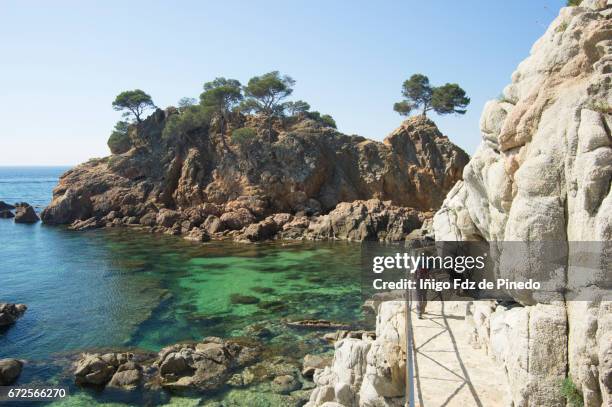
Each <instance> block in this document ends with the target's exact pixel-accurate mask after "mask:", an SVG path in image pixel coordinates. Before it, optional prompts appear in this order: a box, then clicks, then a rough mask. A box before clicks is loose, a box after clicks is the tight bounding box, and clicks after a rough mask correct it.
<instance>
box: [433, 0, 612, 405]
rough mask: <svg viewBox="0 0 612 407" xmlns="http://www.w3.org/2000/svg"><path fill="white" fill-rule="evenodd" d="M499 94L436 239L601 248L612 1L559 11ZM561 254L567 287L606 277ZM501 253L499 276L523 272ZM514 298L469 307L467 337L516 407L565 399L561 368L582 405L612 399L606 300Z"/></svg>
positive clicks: (609, 158)
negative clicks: (503, 375)
mask: <svg viewBox="0 0 612 407" xmlns="http://www.w3.org/2000/svg"><path fill="white" fill-rule="evenodd" d="M502 95H503V97H502V98H501V100H495V101H490V102H488V103H487V104H486V106H485V108H484V111H483V113H482V117H481V120H480V127H481V132H482V138H483V140H482V143H481V145H480V147H479V149H478V151H477V152H476V154H475V155H474V157H473V158H472V160H471V161H470V163H469V164H468V165H467V166H466V167H465V169H464V174H463V178H464V181H463V182H460V183H458V184H457V185H456V186H455V187H454V188H453V189H452V190H451V192H450V193H449V194H448V195H447V198H446V200H445V202H444V204H443V206H442V208H441V209H440V211H439V212H438V213H437V214H436V215H435V217H434V222H433V223H434V231H435V236H436V240H446V241H450V240H486V241H488V242H501V241H523V242H527V241H529V242H538V241H556V242H585V241H599V242H607V243H608V247H609V242H610V240H611V239H612V188H611V181H612V134H611V130H610V129H612V1H606V0H584V1H583V2H582V4H581V6H580V7H566V8H563V9H561V12H560V14H559V16H558V17H557V19H555V21H553V23H552V24H551V25H550V27H549V28H548V30H547V31H546V33H545V34H544V36H543V37H542V38H540V39H539V40H538V41H537V42H536V43H535V44H534V46H533V48H532V50H531V54H530V56H529V57H528V58H527V59H526V60H525V61H523V62H522V63H521V64H520V65H519V66H518V68H517V70H516V71H515V72H514V74H513V75H512V83H511V84H510V85H508V86H507V87H506V88H505V89H504V91H503V94H502ZM491 246H492V249H493V250H495V249H499V248H500V247H502V245H499V244H492V245H491ZM499 250H503V249H499ZM566 251H567V253H566V254H567V255H568V258H569V260H570V261H569V263H568V264H569V265H568V266H561V267H559V268H558V269H556V270H547V272H549V273H551V275H552V273H554V275H556V276H557V277H558V278H559V279H561V280H564V279H567V280H568V281H569V283H570V284H573V283H576V284H578V283H581V284H584V282H585V281H589V282H598V281H599V282H601V281H604V282H606V281H607V282H608V284H609V274H603V275H602V274H601V273H599V274H597V273H594V274H589V272H590V271H589V270H585V269H581V268H578V267H575V266H572V259H576V258H577V257H578V256H580V252H579V250H578V249H577V248H576V247H575V245H572V244H571V243H568V245H567V248H566ZM556 254H557V253H555V255H556ZM498 255H499V262H498V264H497V269H496V273H497V275H498V276H499V277H507V278H512V276H516V275H519V274H522V275H525V274H529V273H530V272H531V271H532V270H531V269H530V266H533V265H532V264H531V265H530V264H527V261H528V259H527V260H526V259H525V258H520V257H519V256H516V253H505V254H504V253H503V252H501V253H498ZM551 255H552V254H551ZM604 255H607V256H609V255H610V253H609V252H608V253H604V254H603V255H602V256H601V258H598V259H592V261H594V262H600V264H601V262H602V261H608V262H609V257H608V258H607V259H606V258H604ZM606 264H609V263H606ZM608 270H609V269H608ZM604 271H605V268H604ZM515 299H516V300H517V301H519V302H520V303H522V304H523V305H525V306H524V307H515V308H511V309H506V308H505V307H502V306H495V305H494V304H490V303H486V304H479V305H476V306H475V309H474V312H473V315H474V323H475V335H476V341H477V342H478V343H479V344H481V345H482V346H484V347H485V348H486V349H487V351H488V352H489V353H490V354H491V355H492V356H493V357H494V358H495V359H496V360H498V361H499V362H500V363H503V364H504V366H505V367H506V370H507V375H508V380H509V382H510V386H511V393H512V396H513V400H514V404H515V406H540V405H547V406H549V405H550V406H553V405H560V406H562V405H564V400H563V398H562V397H561V395H560V393H559V388H560V385H559V382H560V381H561V380H563V379H564V378H565V377H566V375H569V376H571V378H572V380H573V381H574V382H575V383H576V385H577V386H578V389H579V390H580V391H581V392H582V394H583V397H584V401H585V406H600V405H606V406H607V405H612V370H611V369H612V360H611V358H612V323H611V320H612V313H611V312H610V311H611V304H610V302H609V301H605V300H604V299H603V298H601V297H600V299H597V298H595V299H596V300H595V301H582V302H578V301H576V302H567V303H564V302H563V298H557V297H544V298H531V297H521V296H518V295H516V296H515ZM558 300H561V302H559V301H558ZM541 303H545V304H541Z"/></svg>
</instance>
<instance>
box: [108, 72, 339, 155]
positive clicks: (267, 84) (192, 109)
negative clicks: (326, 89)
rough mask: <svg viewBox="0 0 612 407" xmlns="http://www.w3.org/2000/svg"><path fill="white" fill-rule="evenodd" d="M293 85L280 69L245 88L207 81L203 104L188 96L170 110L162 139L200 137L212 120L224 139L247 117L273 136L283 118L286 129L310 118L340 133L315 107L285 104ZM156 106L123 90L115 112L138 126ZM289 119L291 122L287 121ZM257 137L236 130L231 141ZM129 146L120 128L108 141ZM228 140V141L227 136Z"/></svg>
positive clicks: (248, 130) (114, 145)
mask: <svg viewBox="0 0 612 407" xmlns="http://www.w3.org/2000/svg"><path fill="white" fill-rule="evenodd" d="M294 85H295V81H294V80H293V79H292V78H291V77H290V76H287V75H281V74H280V73H279V72H278V71H272V72H268V73H266V74H263V75H259V76H254V77H252V78H251V79H250V80H249V82H248V84H247V85H246V86H242V85H241V84H240V82H239V81H238V80H236V79H228V78H224V77H218V78H215V79H214V80H213V81H210V82H206V83H204V86H203V88H204V91H203V92H202V93H201V94H200V100H199V103H198V101H197V100H196V99H194V98H189V97H184V98H181V99H180V100H179V101H178V104H177V105H178V108H177V109H176V110H174V111H172V110H170V111H169V112H170V114H169V115H168V119H167V122H166V124H165V126H164V129H163V132H162V137H163V138H165V139H172V138H183V137H193V136H195V135H196V133H197V134H200V135H204V134H206V132H208V131H209V129H210V127H211V123H212V122H213V120H214V123H215V126H216V125H217V124H218V125H219V128H218V130H219V132H220V133H221V135H223V136H225V133H226V130H227V128H228V125H229V124H230V122H231V123H232V127H233V128H236V127H237V126H239V125H240V123H243V122H244V120H243V119H244V117H243V115H248V114H249V113H252V114H256V115H260V116H261V117H263V118H264V122H263V124H262V125H261V126H262V127H263V126H265V128H267V131H268V135H269V136H270V137H271V135H272V133H273V132H272V124H273V122H274V119H283V120H282V122H280V123H281V124H282V125H287V124H288V123H296V122H297V121H299V120H301V119H304V118H309V119H311V120H314V121H316V122H318V123H320V124H321V125H323V126H326V127H331V128H334V129H335V128H336V121H335V120H334V119H333V117H332V116H330V115H328V114H323V115H322V114H321V113H319V112H317V111H310V104H309V103H307V102H305V101H303V100H295V101H286V99H287V98H288V97H289V96H290V95H291V94H292V93H293V86H294ZM154 107H155V105H154V104H153V101H152V100H151V97H150V96H149V95H147V94H146V93H145V92H143V91H141V90H139V89H136V90H133V91H126V92H122V93H121V94H120V95H118V96H117V98H116V99H115V101H114V102H113V108H114V109H115V110H120V111H124V113H123V116H124V117H132V116H133V118H134V119H135V120H136V122H138V123H141V122H142V120H143V118H142V115H143V113H144V112H145V110H146V109H149V108H154ZM287 116H288V117H289V118H290V119H291V120H289V121H286V120H285V119H286V118H287ZM241 117H242V118H241ZM121 123H125V125H126V126H127V125H128V124H129V122H127V121H126V122H121ZM215 128H216V127H215ZM255 136H256V132H255V130H254V129H252V128H246V129H238V130H235V131H233V132H232V135H231V138H232V140H233V141H235V142H238V143H243V142H245V141H246V140H250V139H253V138H254V137H255ZM126 142H129V139H128V138H127V131H125V132H122V131H121V130H120V129H119V130H117V128H116V129H115V131H114V132H113V135H111V139H109V146H111V144H112V147H111V150H113V149H115V150H116V151H117V150H122V149H123V148H124V146H125V145H126ZM223 142H224V143H225V138H223Z"/></svg>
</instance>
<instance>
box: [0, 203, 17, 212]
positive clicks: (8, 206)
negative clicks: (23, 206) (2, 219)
mask: <svg viewBox="0 0 612 407" xmlns="http://www.w3.org/2000/svg"><path fill="white" fill-rule="evenodd" d="M13 209H15V207H14V206H13V205H11V204H7V203H6V202H4V201H0V211H4V210H13Z"/></svg>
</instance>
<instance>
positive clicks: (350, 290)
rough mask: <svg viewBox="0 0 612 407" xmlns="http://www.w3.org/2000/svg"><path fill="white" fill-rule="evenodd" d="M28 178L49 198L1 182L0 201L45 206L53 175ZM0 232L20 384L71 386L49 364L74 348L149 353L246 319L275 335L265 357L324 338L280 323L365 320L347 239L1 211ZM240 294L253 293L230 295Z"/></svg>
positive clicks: (2, 282)
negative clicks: (63, 221) (279, 239)
mask: <svg viewBox="0 0 612 407" xmlns="http://www.w3.org/2000/svg"><path fill="white" fill-rule="evenodd" d="M56 172H58V173H59V170H56ZM2 176H4V177H5V178H4V179H5V180H6V179H7V178H6V174H2V172H1V171H0V179H3V178H2ZM45 176H48V174H45ZM56 176H57V175H56ZM49 178H51V179H53V177H49ZM45 179H47V178H45ZM29 184H30V185H36V186H37V187H38V188H39V191H38V192H37V193H38V194H41V193H42V191H46V194H47V195H45V196H47V198H45V196H35V195H36V193H32V192H31V191H30V192H29V194H30V195H28V193H26V192H25V191H24V193H23V194H22V195H21V196H23V197H21V196H20V195H19V193H20V192H19V187H17V186H16V185H11V188H6V185H7V184H6V183H5V184H0V200H6V201H8V202H12V201H21V200H28V199H29V200H30V201H31V202H38V203H40V204H42V205H44V204H45V203H46V202H47V201H48V199H49V198H48V197H50V191H51V188H52V186H53V185H54V184H55V181H54V182H50V183H49V182H47V183H46V184H45V182H39V183H36V182H32V179H30V181H29ZM43 184H45V185H47V184H48V185H47V186H46V187H41V185H43ZM24 188H26V187H24ZM45 199H46V200H47V201H45ZM0 236H1V237H2V242H3V243H1V244H0V259H2V260H1V263H0V300H1V301H8V302H21V303H25V304H27V305H28V311H27V312H26V314H25V316H24V317H23V318H22V319H20V320H19V321H18V322H17V323H16V324H15V325H14V326H11V327H9V328H8V329H6V328H5V329H3V331H0V358H3V357H17V358H23V359H26V360H29V361H31V363H29V364H28V365H26V368H25V370H24V374H23V375H22V378H21V379H20V380H21V382H20V384H23V383H27V382H29V381H42V382H44V383H49V382H53V381H58V380H59V381H61V382H62V383H68V382H69V378H67V377H66V376H65V375H64V374H65V371H64V370H63V369H62V368H61V367H55V365H54V364H53V362H57V361H58V360H62V358H63V357H64V356H65V355H72V354H74V353H75V352H78V351H82V350H87V349H96V348H101V347H118V346H126V347H136V348H143V349H149V350H153V351H157V350H159V349H160V348H161V347H163V346H165V345H168V344H172V343H176V342H179V341H184V340H197V339H201V338H203V337H205V336H211V335H214V336H221V337H225V338H227V337H231V336H244V335H247V334H248V333H249V332H250V330H251V329H252V326H253V325H260V326H266V327H267V328H268V329H270V331H272V332H273V336H272V337H271V338H267V339H265V341H264V342H265V345H266V346H267V348H268V350H269V352H270V353H271V354H278V355H290V356H291V357H294V358H299V357H301V356H303V355H304V354H305V353H308V352H324V351H328V350H329V346H328V345H326V344H324V342H323V341H321V340H320V334H317V333H312V332H308V331H306V332H304V331H295V330H292V329H290V328H287V327H286V326H285V325H284V324H283V323H282V321H283V320H284V319H301V318H323V319H329V320H334V321H341V322H345V323H350V324H355V325H359V324H360V323H361V322H362V314H361V310H360V305H361V295H360V282H359V262H360V251H359V245H355V244H348V243H303V242H300V243H285V244H283V243H269V244H257V245H255V244H238V243H232V242H211V243H205V244H201V243H192V242H188V241H184V240H183V239H180V238H176V237H171V236H165V235H156V234H150V233H146V232H142V231H137V230H133V229H126V228H117V229H107V230H94V231H86V232H73V231H68V230H65V229H63V228H58V227H48V226H44V225H41V224H40V223H39V224H36V225H19V224H14V222H13V221H12V220H4V219H0ZM236 295H243V296H249V297H254V298H247V300H248V301H246V302H252V303H248V304H243V303H232V298H234V302H235V300H236V298H235V297H236ZM238 300H240V299H239V298H238ZM242 300H243V301H239V302H245V301H244V298H243V299H242ZM73 391H77V390H76V389H73ZM91 397H94V398H93V399H91ZM102 398H103V397H102ZM94 399H95V400H98V399H101V396H100V395H94V396H91V395H89V394H88V393H85V392H81V394H76V395H73V396H72V397H71V400H70V403H71V404H72V405H86V404H90V403H91V402H92V401H91V400H94ZM115 400H116V399H115ZM119 401H122V400H119ZM191 401H193V400H184V399H180V400H177V399H173V402H175V403H176V402H180V403H183V402H189V403H190V402H191ZM75 403H76V404H75ZM262 405H265V403H264V404H262Z"/></svg>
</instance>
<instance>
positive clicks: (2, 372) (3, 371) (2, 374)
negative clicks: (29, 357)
mask: <svg viewBox="0 0 612 407" xmlns="http://www.w3.org/2000/svg"><path fill="white" fill-rule="evenodd" d="M22 369H23V362H21V361H20V360H17V359H0V386H8V385H9V384H11V383H13V382H14V381H15V380H17V378H18V377H19V375H20V374H21V370H22Z"/></svg>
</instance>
